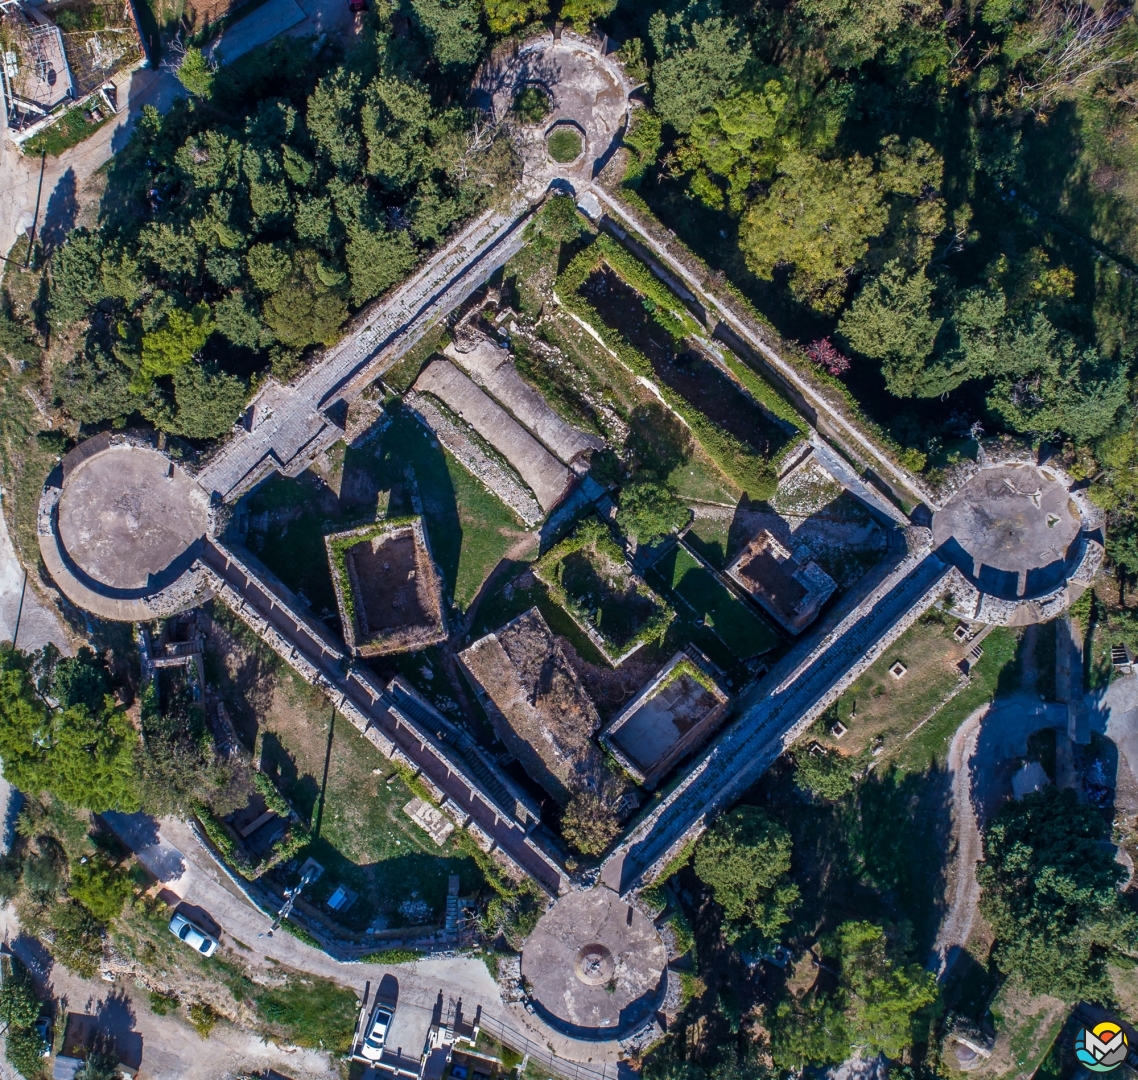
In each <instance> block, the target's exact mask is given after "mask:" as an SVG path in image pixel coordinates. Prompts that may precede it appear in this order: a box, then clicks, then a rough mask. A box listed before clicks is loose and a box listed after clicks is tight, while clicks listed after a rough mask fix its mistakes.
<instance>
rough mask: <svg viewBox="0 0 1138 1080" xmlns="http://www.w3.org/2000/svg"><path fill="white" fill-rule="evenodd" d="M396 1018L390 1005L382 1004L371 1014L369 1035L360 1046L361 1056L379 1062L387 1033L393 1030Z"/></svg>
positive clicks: (368, 1027)
mask: <svg viewBox="0 0 1138 1080" xmlns="http://www.w3.org/2000/svg"><path fill="white" fill-rule="evenodd" d="M394 1016H395V1012H394V1010H392V1008H391V1006H390V1005H387V1004H384V1002H382V1001H381V1002H380V1003H379V1004H378V1005H376V1007H375V1009H374V1011H373V1012H372V1014H371V1020H370V1021H369V1023H368V1026H367V1034H366V1035H365V1036H364V1041H363V1043H362V1045H361V1046H360V1055H361V1056H362V1057H365V1058H367V1059H368V1061H378V1060H379V1059H380V1058H381V1057H382V1056H383V1047H384V1044H385V1043H386V1042H387V1033H388V1031H389V1030H390V1029H391V1021H392V1018H393V1017H394Z"/></svg>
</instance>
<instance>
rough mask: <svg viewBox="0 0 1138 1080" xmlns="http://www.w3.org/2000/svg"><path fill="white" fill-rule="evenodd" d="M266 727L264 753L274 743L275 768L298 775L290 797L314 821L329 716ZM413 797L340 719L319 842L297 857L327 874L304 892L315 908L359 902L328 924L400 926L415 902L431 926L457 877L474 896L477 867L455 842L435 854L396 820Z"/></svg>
mask: <svg viewBox="0 0 1138 1080" xmlns="http://www.w3.org/2000/svg"><path fill="white" fill-rule="evenodd" d="M302 723H306V724H307V726H308V728H309V730H305V729H304V728H303V727H301V726H300V725H301V724H302ZM265 724H266V736H264V737H262V747H263V746H264V743H265V740H266V738H268V737H269V736H271V740H270V741H271V750H272V753H273V754H274V760H273V763H272V767H274V770H275V771H279V772H281V773H287V774H289V775H290V776H295V779H294V780H292V781H291V785H290V790H293V791H296V792H297V798H296V800H295V801H296V802H297V803H299V804H300V805H298V809H299V810H300V811H301V812H302V813H311V812H312V811H311V810H310V809H309V807H310V806H312V804H313V803H314V802H315V799H316V794H317V792H318V790H319V781H318V778H319V777H321V776H322V775H323V769H324V751H325V748H326V747H327V731H328V721H327V718H326V717H325V718H324V720H323V722H321V721H320V720H319V719H318V718H317V717H315V716H312V717H310V718H309V719H308V720H307V721H303V720H301V718H300V717H295V716H294V715H292V714H291V713H290V714H289V715H288V716H287V717H285V716H284V715H282V716H281V718H280V720H276V719H274V718H268V719H266V721H265ZM312 729H315V730H312ZM261 758H262V760H264V758H265V751H264V749H262V753H261ZM375 770H379V771H378V774H377V773H376V771H375ZM287 793H288V792H287V791H286V794H287ZM414 795H415V792H413V791H412V789H411V788H410V787H409V786H408V784H407V783H406V781H405V780H404V779H403V777H402V776H400V775H399V774H398V772H396V771H395V770H394V769H393V768H392V766H391V763H390V762H389V761H388V760H387V759H386V758H385V757H383V755H382V754H380V752H379V751H378V750H377V749H376V748H375V747H374V746H372V744H371V743H369V742H368V741H367V740H366V739H364V738H363V737H362V736H361V735H360V734H359V732H357V731H356V729H355V728H354V727H352V726H351V724H349V723H348V722H347V720H345V719H344V718H343V717H337V718H336V727H335V731H334V732H333V737H332V754H331V758H330V761H329V770H328V788H327V791H326V792H325V801H324V812H323V815H322V817H321V824H320V835H319V838H317V839H315V840H313V842H312V843H311V844H310V845H309V846H308V847H307V848H305V849H304V851H302V852H301V853H300V854H299V855H298V862H303V861H304V860H305V859H306V858H308V857H309V856H311V857H312V858H314V859H315V860H316V861H317V862H318V863H320V864H321V865H322V866H323V867H324V868H325V872H324V874H323V876H322V877H321V878H320V880H319V881H316V882H314V883H313V884H312V885H310V886H309V887H308V888H307V889H306V890H305V895H306V898H307V899H308V900H309V901H310V902H311V903H314V904H317V905H319V904H321V903H323V902H324V901H325V900H326V899H327V898H328V896H329V895H331V893H332V891H333V890H334V889H335V888H336V887H337V886H338V885H340V884H343V885H346V886H348V888H350V889H352V890H353V891H354V892H356V893H358V894H359V897H358V899H357V900H356V902H355V903H354V904H353V905H352V906H351V907H350V908H348V909H347V910H346V911H343V912H340V913H337V915H336V916H335V918H336V919H337V921H339V922H341V923H343V924H344V925H345V926H347V927H349V928H350V929H353V930H362V929H363V928H364V927H366V926H367V925H368V924H369V923H370V922H371V920H372V919H373V918H374V916H375V915H376V914H377V913H381V914H383V915H384V916H385V918H387V920H388V921H389V923H390V924H391V925H393V926H396V925H400V924H401V923H402V922H404V921H405V917H404V916H403V915H402V914H401V911H400V908H401V906H402V905H403V904H404V903H407V902H414V901H416V900H420V901H422V902H423V903H424V904H426V905H427V908H428V910H429V915H428V916H427V918H428V920H429V921H431V922H433V921H434V920H436V919H441V917H442V913H443V910H444V909H445V906H446V894H447V885H448V879H449V877H450V875H451V874H457V875H458V876H459V879H460V881H461V882H462V888H463V895H469V894H472V893H476V892H477V891H478V890H479V889H480V888H481V887H482V885H483V874H482V872H481V870H480V868H479V866H478V864H477V863H476V862H475V860H474V859H472V858H471V857H470V856H469V855H468V854H467V853H466V852H464V851H463V850H462V849H461V848H460V847H459V846H458V844H457V842H456V840H455V839H454V837H452V838H451V840H450V841H448V842H447V844H446V845H444V846H443V847H441V848H440V847H436V846H435V844H434V843H433V841H432V840H431V839H430V837H428V836H427V834H426V833H425V832H423V831H422V830H421V829H420V828H419V827H418V826H417V825H415V824H414V822H412V821H411V819H410V818H409V817H408V816H407V815H406V814H405V813H404V812H403V807H404V806H406V805H407V803H408V802H410V801H411V799H412V798H413V797H414ZM455 835H457V834H455Z"/></svg>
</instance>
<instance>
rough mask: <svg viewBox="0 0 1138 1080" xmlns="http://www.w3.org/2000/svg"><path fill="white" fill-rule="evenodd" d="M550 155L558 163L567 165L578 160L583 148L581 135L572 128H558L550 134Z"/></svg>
mask: <svg viewBox="0 0 1138 1080" xmlns="http://www.w3.org/2000/svg"><path fill="white" fill-rule="evenodd" d="M548 146H549V156H550V157H551V158H553V160H554V161H556V162H557V163H558V164H561V165H565V164H568V163H569V162H570V161H576V160H577V158H579V157H580V156H581V150H582V149H583V146H582V143H581V135H580V133H579V132H577V131H574V130H573V129H572V128H568V127H562V128H558V129H557V130H556V131H555V132H554V133H553V134H552V135H550V136H549V143H548Z"/></svg>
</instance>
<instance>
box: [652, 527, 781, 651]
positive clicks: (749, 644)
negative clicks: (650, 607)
mask: <svg viewBox="0 0 1138 1080" xmlns="http://www.w3.org/2000/svg"><path fill="white" fill-rule="evenodd" d="M652 572H653V574H654V575H656V576H658V577H659V579H660V580H661V582H663V584H664V587H665V588H667V589H670V590H671V591H672V592H673V593H675V594H676V596H678V597H679V598H680V600H682V601H683V602H684V604H686V605H687V606H688V607H689V608H690V609H691V610H692V611H693V612H694V613H695V614H696V616H697V617H698V618H701V619H703V621H704V623H705V625H706V626H708V627H709V628H710V629H711V630H712V631H714V633H715V635H716V637H718V638H719V639H720V640H721V641H722V642H723V644H724V645H726V646H727V648H728V649H730V650H731V652H733V653H734V654H735V656H736V657H738V658H739V659H740V660H748V659H750V658H751V657H752V656H758V655H759V654H760V653H764V652H767V651H768V650H769V649H773V648H774V647H775V645H777V644H778V643H779V641H780V640H781V639H780V637H779V635H778V633H777V632H776V631H775V630H774V628H773V627H772V626H770V624H769V623H767V622H766V621H765V620H764V619H762V618H761V617H760V616H759V615H758V614H757V613H756V612H754V611H752V610H751V608H750V607H748V605H747V604H746V602H745V601H743V600H741V599H740V598H739V597H737V596H736V595H735V594H734V593H733V592H731V590H730V589H728V588H727V587H726V586H725V585H724V584H723V583H722V582H721V581H720V580H719V579H718V578H716V577H715V575H714V574H712V573H711V572H710V571H709V570H708V569H707V567H705V566H704V565H703V563H701V562H700V561H699V559H697V558H696V557H695V556H694V555H693V554H692V553H691V552H690V551H688V549H687V548H686V547H684V545H683V544H676V545H675V546H674V547H672V548H671V549H670V550H669V551H667V552H666V553H665V554H664V557H663V558H662V559H660V560H659V562H657V563H656V564H655V566H653V567H652Z"/></svg>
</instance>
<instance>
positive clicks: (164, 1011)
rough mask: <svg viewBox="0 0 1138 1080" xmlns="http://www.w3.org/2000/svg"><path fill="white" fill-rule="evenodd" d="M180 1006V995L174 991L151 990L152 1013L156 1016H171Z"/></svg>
mask: <svg viewBox="0 0 1138 1080" xmlns="http://www.w3.org/2000/svg"><path fill="white" fill-rule="evenodd" d="M178 1005H179V1000H178V995H177V994H175V993H174V991H173V990H151V991H150V1011H151V1012H152V1013H154V1015H155V1016H169V1015H170V1013H172V1012H174V1011H175V1010H176V1009H177V1008H178Z"/></svg>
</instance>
